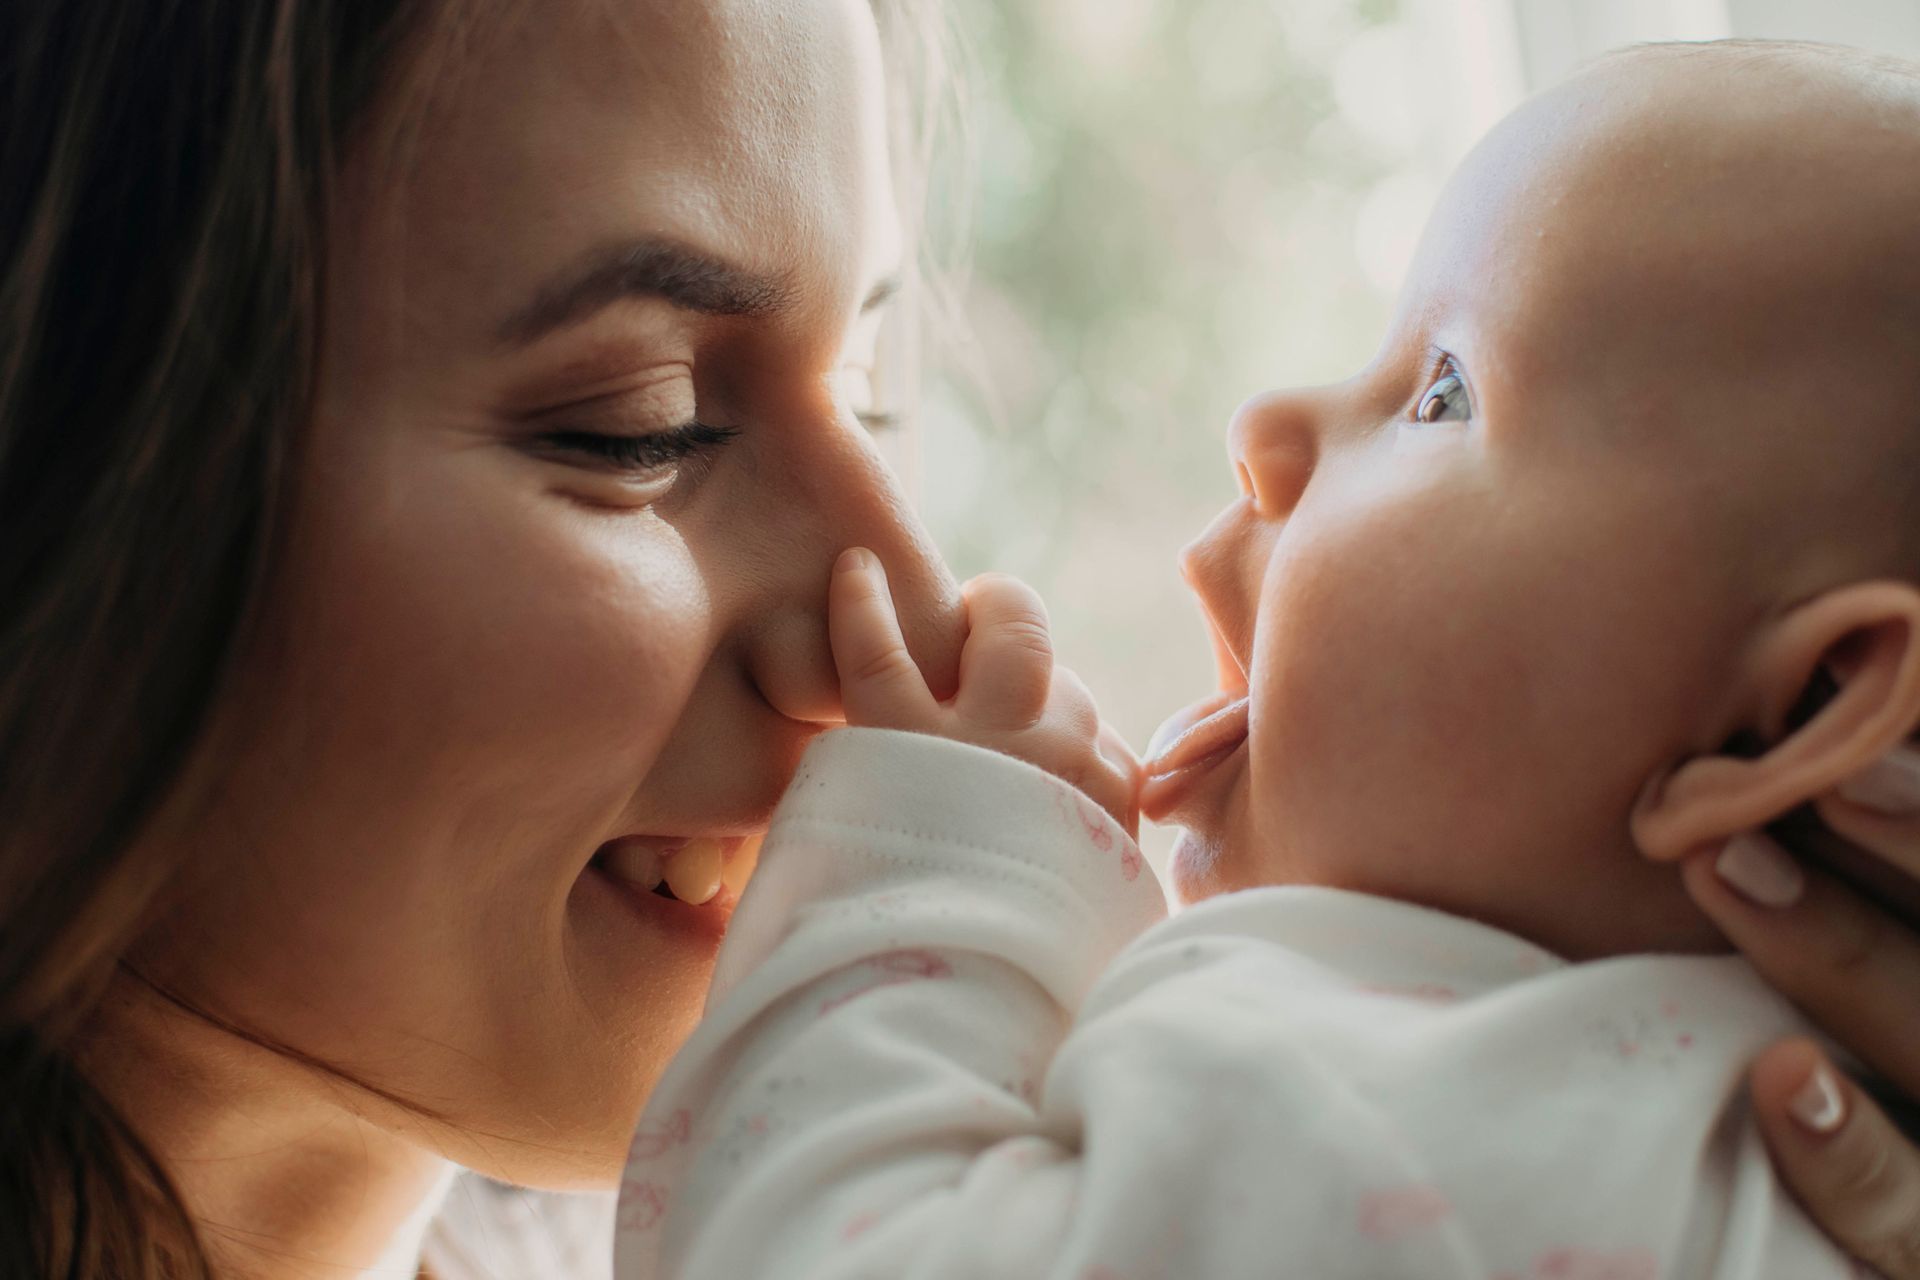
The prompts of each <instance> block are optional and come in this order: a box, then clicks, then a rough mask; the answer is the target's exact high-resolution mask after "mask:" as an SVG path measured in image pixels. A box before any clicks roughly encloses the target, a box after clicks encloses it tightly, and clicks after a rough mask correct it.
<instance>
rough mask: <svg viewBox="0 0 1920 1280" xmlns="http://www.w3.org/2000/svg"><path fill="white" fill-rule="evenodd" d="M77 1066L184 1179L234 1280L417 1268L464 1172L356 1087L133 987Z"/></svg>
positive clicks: (132, 983)
mask: <svg viewBox="0 0 1920 1280" xmlns="http://www.w3.org/2000/svg"><path fill="white" fill-rule="evenodd" d="M80 1066H81V1069H82V1071H83V1072H85V1074H86V1076H87V1078H88V1079H89V1080H90V1081H91V1082H92V1083H93V1085H94V1087H95V1088H97V1089H99V1090H100V1091H101V1092H102V1093H103V1094H104V1095H105V1096H106V1098H107V1099H108V1101H110V1102H111V1103H112V1104H113V1105H114V1106H115V1107H116V1108H117V1109H118V1110H119V1112H120V1114H121V1116H122V1117H123V1118H124V1119H125V1120H126V1121H127V1122H128V1123H129V1124H130V1125H131V1126H132V1127H133V1129H134V1131H135V1132H137V1133H138V1134H139V1135H140V1137H141V1139H142V1140H143V1141H144V1142H145V1143H146V1144H147V1146H148V1148H149V1149H150V1150H151V1151H152V1152H153V1154H154V1155H155V1156H156V1157H157V1158H158V1159H159V1160H160V1162H161V1163H162V1164H163V1165H164V1166H165V1167H166V1169H167V1171H168V1173H169V1174H171V1175H172V1177H173V1180H174V1185H175V1186H176V1187H177V1188H178V1190H179V1192H180V1195H181V1197H182V1199H183V1200H184V1201H185V1202H186V1206H187V1209H188V1211H189V1212H190V1213H191V1214H192V1216H193V1218H194V1221H195V1222H196V1223H197V1224H198V1226H199V1229H200V1234H201V1240H202V1242H203V1243H204V1245H205V1246H206V1248H207V1251H208V1253H209V1255H210V1256H211V1257H212V1260H213V1262H214V1265H215V1269H216V1270H217V1271H218V1272H220V1273H221V1274H223V1275H225V1274H231V1275H235V1276H246V1277H249V1280H296V1278H298V1280H306V1278H308V1277H326V1278H327V1280H348V1278H349V1277H356V1276H367V1277H373V1276H381V1277H395V1276H398V1277H411V1276H413V1275H414V1274H415V1273H416V1271H417V1269H418V1266H419V1255H420V1243H421V1239H422V1237H423V1236H424V1234H425V1231H426V1227H427V1223H428V1221H429V1220H430V1219H431V1218H432V1216H433V1213H434V1211H435V1210H436V1208H437V1207H438V1205H439V1201H440V1198H441V1196H442V1195H443V1194H444V1192H445V1189H446V1187H447V1185H448V1183H449V1182H450V1181H451V1179H452V1176H453V1173H454V1172H455V1170H454V1167H453V1166H452V1165H451V1164H450V1163H448V1162H447V1161H446V1160H445V1159H443V1158H441V1157H439V1156H437V1155H435V1154H434V1153H433V1152H432V1151H431V1150H429V1149H427V1148H426V1147H425V1146H423V1145H421V1143H420V1142H419V1141H418V1140H409V1139H407V1138H403V1137H401V1136H399V1135H397V1134H396V1133H394V1132H393V1130H392V1128H391V1127H382V1126H380V1125H376V1124H375V1123H373V1122H372V1121H370V1120H368V1119H367V1118H366V1116H365V1114H364V1112H365V1108H361V1107H359V1105H358V1104H359V1101H360V1099H359V1098H358V1097H357V1093H358V1091H357V1090H356V1089H354V1087H353V1086H352V1085H350V1084H348V1083H346V1082H345V1081H339V1080H333V1079H330V1078H328V1077H327V1076H325V1075H324V1073H321V1072H319V1071H317V1070H316V1069H315V1068H313V1067H310V1066H307V1065H305V1064H302V1063H299V1062H297V1061H293V1060H290V1059H288V1058H286V1057H284V1056H282V1055H280V1054H276V1053H274V1052H273V1051H272V1050H270V1049H267V1048H265V1047H263V1046H261V1045H258V1044H254V1043H252V1042H251V1041H248V1040H246V1039H244V1038H242V1037H239V1036H236V1035H234V1034H232V1033H231V1032H229V1031H226V1030H224V1029H222V1028H220V1027H219V1026H217V1025H216V1024H214V1023H212V1022H209V1021H207V1020H205V1019H202V1018H199V1017H196V1016H195V1015H194V1014H192V1013H190V1012H188V1011H186V1010H184V1009H182V1008H180V1007H178V1006H177V1005H175V1004H173V1003H171V1002H170V1001H168V1000H167V999H166V998H165V997H163V996H161V995H160V994H159V993H157V992H155V991H153V990H152V989H151V988H149V987H147V986H146V985H145V984H143V983H141V982H139V981H138V980H135V979H131V978H127V977H124V976H123V977H122V978H121V979H119V980H118V981H116V983H115V987H114V990H113V992H112V993H111V994H110V995H109V997H108V999H107V1002H106V1004H105V1006H104V1007H103V1009H102V1012H101V1015H100V1017H99V1018H98V1019H97V1020H96V1022H95V1024H94V1027H93V1028H92V1030H91V1032H90V1034H89V1035H88V1036H87V1038H86V1040H85V1043H84V1044H83V1046H82V1050H81V1055H80ZM419 1136H420V1137H424V1135H419Z"/></svg>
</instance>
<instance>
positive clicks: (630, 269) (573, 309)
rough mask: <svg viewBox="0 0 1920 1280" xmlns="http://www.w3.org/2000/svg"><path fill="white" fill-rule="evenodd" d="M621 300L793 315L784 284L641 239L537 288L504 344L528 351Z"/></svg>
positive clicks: (703, 310)
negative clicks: (658, 300)
mask: <svg viewBox="0 0 1920 1280" xmlns="http://www.w3.org/2000/svg"><path fill="white" fill-rule="evenodd" d="M623 298H664V299H665V300H666V301H667V302H669V303H671V304H673V305H674V306H676V307H680V308H682V309H683V310H687V311H697V312H699V313H700V314H702V315H710V316H749V317H756V318H757V317H764V316H769V315H775V314H778V313H779V312H781V311H785V310H787V309H788V308H790V307H791V306H792V305H793V301H794V290H793V288H792V286H791V285H790V284H789V283H788V282H787V281H786V280H785V279H782V278H780V277H777V276H770V275H762V274H760V273H758V272H754V271H749V270H747V269H746V268H744V267H738V266H734V265H733V264H732V263H728V262H724V261H722V260H721V259H719V258H715V257H713V256H711V255H709V254H705V253H701V252H699V251H697V250H694V249H689V248H687V247H685V246H684V245H679V244H675V243H673V242H672V241H669V240H652V239H649V240H637V241H634V242H632V243H629V244H624V245H621V246H619V247H618V248H615V249H610V250H603V251H601V252H599V253H596V254H594V255H593V256H592V257H591V258H589V259H588V260H587V262H586V264H585V265H584V266H583V267H581V268H579V269H577V270H575V271H573V272H571V273H570V274H568V275H566V276H564V277H562V278H561V279H560V280H558V281H556V282H554V283H552V284H549V285H546V286H545V287H543V288H542V289H540V290H539V291H538V292H537V293H535V294H534V296H533V299H532V301H530V302H528V303H527V304H526V305H525V306H523V307H521V308H519V309H518V310H517V311H515V312H514V313H513V314H512V315H510V316H508V317H507V318H506V320H505V321H503V322H502V323H501V324H500V326H499V329H498V334H499V340H500V341H501V342H503V343H506V344H507V345H510V346H525V345H527V344H528V343H531V342H533V341H535V340H536V339H538V338H542V337H544V336H546V335H547V334H549V333H552V332H553V331H554V330H556V329H561V328H565V327H566V326H568V325H572V324H578V323H579V322H580V321H582V320H585V319H586V318H587V317H588V316H590V315H593V314H595V313H597V312H599V311H600V310H601V309H602V308H605V307H608V306H611V305H612V304H613V303H615V302H618V301H619V300H621V299H623Z"/></svg>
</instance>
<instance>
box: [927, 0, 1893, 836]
mask: <svg viewBox="0 0 1920 1280" xmlns="http://www.w3.org/2000/svg"><path fill="white" fill-rule="evenodd" d="M952 12H953V14H954V15H955V16H954V21H955V22H956V24H957V25H958V27H959V29H960V35H961V37H962V41H963V44H964V46H965V49H964V52H965V55H966V58H965V60H966V61H967V62H968V63H969V64H970V67H969V69H968V71H967V73H966V101H965V103H964V104H963V106H962V112H963V115H964V117H965V119H964V124H965V128H966V131H967V133H968V134H969V135H970V141H969V143H968V150H969V151H970V152H971V155H972V160H971V164H972V167H973V169H974V174H973V178H972V181H971V182H970V183H967V184H961V185H962V189H961V194H960V195H959V196H957V197H955V198H954V199H953V200H951V201H950V202H949V203H948V205H947V207H944V208H942V207H941V206H940V205H938V204H936V216H937V217H939V216H944V217H945V218H947V219H948V220H949V224H950V225H949V229H950V230H951V229H953V227H955V226H961V225H962V224H964V227H963V229H964V233H965V237H966V240H967V242H968V244H969V245H970V259H971V262H970V268H969V269H968V270H966V271H965V272H964V273H963V274H962V275H961V276H960V278H959V279H958V280H957V281H956V282H955V287H956V289H957V302H958V310H959V311H960V312H961V313H962V316H963V324H962V326H961V332H960V333H959V334H953V333H944V332H935V333H934V334H932V335H930V336H931V338H932V341H931V343H930V345H931V347H932V352H931V355H930V361H931V363H930V364H929V366H928V367H927V368H926V369H925V370H924V371H923V378H924V384H925V385H924V395H925V401H924V406H925V407H924V412H923V413H922V414H921V415H919V417H918V418H917V420H916V421H915V422H914V423H913V425H912V427H911V429H910V430H909V431H908V432H907V433H905V435H904V437H903V438H902V439H901V440H899V441H896V442H894V443H893V445H892V446H891V447H892V448H894V449H895V450H896V451H897V456H899V457H900V459H901V462H902V466H903V469H905V470H906V471H907V472H908V473H909V475H910V476H911V477H913V478H914V480H915V482H916V486H917V488H918V491H919V494H920V497H921V502H922V508H923V510H924V512H925V514H926V517H927V520H928V522H929V524H930V525H931V527H932V529H933V530H934V533H935V535H936V537H937V538H938V539H939V541H940V543H941V546H942V547H943V548H944V550H945V551H946V553H947V555H948V556H949V557H950V558H951V560H952V562H953V564H954V566H955V569H956V570H957V571H958V572H959V573H960V574H961V576H962V577H965V576H968V575H971V574H973V573H977V572H979V571H981V570H983V569H987V568H996V569H1004V570H1007V571H1009V572H1012V573H1015V574H1018V575H1020V576H1021V577H1024V578H1026V579H1027V580H1028V581H1029V582H1031V583H1033V584H1034V585H1035V586H1036V587H1038V588H1039V589H1040V590H1041V591H1042V592H1043V593H1044V594H1045V596H1046V597H1047V600H1048V603H1049V607H1050V608H1051V610H1052V615H1053V621H1054V627H1055V632H1056V642H1057V645H1058V649H1059V652H1060V655H1061V657H1062V660H1063V661H1065V662H1067V663H1068V664H1069V665H1071V666H1074V667H1075V668H1077V669H1078V670H1079V671H1080V672H1081V674H1082V675H1083V676H1085V678H1086V680H1087V682H1088V684H1089V685H1090V686H1091V687H1092V688H1093V690H1094V692H1095V693H1096V694H1097V695H1098V696H1099V698H1100V700H1101V704H1102V707H1103V709H1104V710H1105V711H1106V714H1107V716H1108V718H1109V719H1110V720H1111V721H1112V722H1113V723H1114V724H1116V725H1117V726H1118V727H1119V728H1120V729H1121V731H1122V732H1124V733H1125V734H1126V735H1127V736H1128V737H1129V738H1130V739H1131V740H1132V742H1133V743H1134V744H1135V746H1136V748H1138V747H1142V746H1144V744H1145V742H1146V740H1147V737H1148V735H1149V734H1150V733H1151V732H1152V731H1153V729H1154V727H1155V726H1156V725H1157V724H1158V723H1159V721H1160V720H1161V719H1162V718H1164V717H1165V716H1166V715H1167V714H1168V713H1169V712H1170V711H1172V710H1173V709H1175V708H1176V707H1178V706H1181V705H1183V704H1185V703H1186V702H1189V701H1191V700H1192V699H1193V698H1195V697H1197V696H1199V695H1200V694H1203V693H1205V692H1207V691H1208V690H1210V689H1211V688H1212V674H1211V663H1210V660H1209V658H1208V650H1207V646H1206V643H1205V639H1204V634H1203V632H1202V630H1201V627H1200V623H1199V620H1198V614H1197V613H1196V611H1195V609H1194V607H1193V605H1192V604H1191V602H1190V600H1189V599H1188V596H1187V593H1186V592H1185V590H1184V589H1183V588H1182V586H1181V584H1180V581H1179V577H1178V574H1177V572H1176V569H1175V563H1174V562H1175V555H1176V553H1177V551H1178V549H1179V548H1180V547H1181V546H1182V545H1183V544H1184V543H1185V542H1186V541H1187V540H1188V539H1189V538H1191V537H1192V536H1194V535H1195V534H1196V533H1197V532H1198V531H1199V530H1200V529H1201V528H1202V527H1203V526H1204V525H1205V524H1206V523H1207V521H1208V520H1209V519H1210V518H1211V517H1212V515H1213V514H1214V513H1215V512H1216V511H1217V510H1218V509H1219V508H1220V506H1221V505H1222V504H1224V503H1225V502H1226V501H1227V500H1229V499H1230V498H1231V496H1232V494H1233V485H1232V482H1231V479H1230V476H1229V472H1228V470H1227V466H1226V463H1225V461H1224V457H1225V455H1224V448H1223V440H1224V432H1225V427H1226V422H1227V418H1228V416H1229V415H1230V414H1231V412H1232V411H1233V409H1234V407H1235V406H1236V405H1237V404H1239V403H1240V401H1242V400H1244V399H1245V398H1246V397H1248V396H1249V395H1251V394H1252V393H1254V392H1256V391H1258V390H1261V389H1264V388H1268V387H1274V386H1283V385H1297V384H1309V383H1315V382H1323V381H1328V380H1332V379H1337V378H1341V377H1345V376H1347V375H1348V374H1350V373H1352V372H1354V371H1355V370H1357V369H1358V368H1359V367H1360V366H1361V365H1362V364H1364V363H1365V361H1366V359H1367V358H1368V357H1369V356H1370V354H1371V353H1372V351H1373V348H1374V346H1375V344H1376V343H1377V341H1378V339H1379V337H1380V335H1381V333H1382V331H1383V329H1384V326H1385V320H1386V315H1387V310H1388V307H1389V304H1390V302H1391V299H1392V296H1393V293H1394V290H1395V288H1396V287H1397V285H1398V283H1399V279H1400V275H1401V273H1402V271H1403V270H1404V269H1405V267H1406V265H1407V261H1408V258H1409V257H1410V255H1411V252H1412V249H1413V247H1414V242H1415V240H1416V238H1417V236H1418V233H1419V230H1420V227H1421V224H1422V222H1423V221H1424V219H1425V217H1426V213H1427V211H1428V208H1429V206H1430V205H1431V203H1432V201H1433V199H1434V197H1435V195H1436V194H1437V191H1438V188H1439V184H1440V183H1441V181H1442V180H1443V179H1444V178H1445V176H1446V174H1447V173H1448V172H1449V171H1450V170H1451V168H1452V167H1453V165H1454V164H1455V162H1456V161H1457V160H1458V159H1459V158H1460V156H1461V155H1462V154H1463V153H1464V152H1465V150H1466V149H1467V148H1468V147H1469V146H1470V145H1471V144H1472V142H1473V141H1474V139H1476V138H1477V137H1478V136H1479V135H1480V134H1481V133H1482V132H1483V131H1484V130H1485V129H1486V128H1487V127H1488V126H1489V125H1490V124H1492V123H1493V122H1494V121H1495V120H1497V119H1498V118H1499V117H1500V116H1501V115H1503V114H1505V112H1506V111H1507V110H1509V109H1510V108H1511V107H1512V106H1513V105H1514V104H1515V103H1516V102H1518V101H1519V99H1520V98H1521V97H1522V96H1523V95H1524V94H1525V93H1527V92H1528V91H1530V90H1531V89H1534V88H1537V87H1540V86H1542V85H1545V84H1550V83H1552V82H1554V81H1556V80H1558V79H1560V78H1561V77H1562V76H1564V75H1565V74H1566V73H1567V72H1568V71H1570V70H1572V69H1573V68H1575V67H1577V66H1578V65H1579V64H1581V63H1582V62H1584V61H1586V60H1587V59H1588V58H1591V57H1592V56H1594V55H1596V54H1598V53H1601V52H1603V51H1605V50H1607V49H1610V48H1613V47H1615V46H1617V45H1621V44H1626V43H1630V42H1633V41H1639V40H1662V39H1712V38H1716V37H1721V36H1728V35H1738V36H1760V37H1786V38H1799V39H1818V40H1835V41H1840V42H1842V43H1848V44H1856V45H1861V46H1865V47H1870V48H1874V49H1878V50H1881V51H1883V52H1890V53H1899V54H1904V55H1906V56H1909V57H1917V58H1920V0H964V3H960V4H956V5H955V6H953V8H952ZM956 219H957V220H958V221H957V222H955V221H954V220H956ZM1168 838H1169V837H1168V835H1167V833H1164V832H1149V833H1146V838H1145V839H1144V841H1143V843H1145V844H1146V846H1147V851H1148V854H1149V855H1150V856H1151V857H1152V858H1154V860H1155V861H1156V863H1159V862H1160V860H1161V859H1162V858H1163V857H1164V852H1165V848H1166V844H1167V842H1168Z"/></svg>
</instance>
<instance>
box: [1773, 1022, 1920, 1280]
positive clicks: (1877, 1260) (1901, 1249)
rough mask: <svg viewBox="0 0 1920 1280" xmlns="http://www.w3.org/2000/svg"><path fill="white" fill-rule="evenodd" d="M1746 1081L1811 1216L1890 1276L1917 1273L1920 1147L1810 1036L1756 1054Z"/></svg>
mask: <svg viewBox="0 0 1920 1280" xmlns="http://www.w3.org/2000/svg"><path fill="white" fill-rule="evenodd" d="M1752 1082H1753V1107H1754V1113H1755V1115H1756V1116H1757V1117H1758V1118H1759V1121H1760V1129H1761V1132H1762V1133H1763V1134H1764V1135H1765V1136H1766V1139H1767V1146H1768V1147H1769V1149H1771V1150H1772V1152H1773V1159H1774V1163H1775V1165H1776V1166H1777V1167H1778V1169H1779V1171H1780V1176H1781V1178H1782V1179H1783V1180H1784V1181H1785V1182H1786V1184H1787V1186H1788V1187H1790V1188H1791V1189H1792V1190H1793V1193H1794V1194H1795V1195H1796V1196H1798V1197H1799V1198H1800V1201H1801V1203H1802V1204H1804V1205H1805V1206H1806V1208H1807V1210H1808V1211H1809V1212H1810V1213H1811V1214H1812V1215H1813V1217H1814V1219H1815V1220H1816V1221H1817V1222H1819V1223H1820V1225H1821V1226H1822V1227H1823V1228H1825V1229H1826V1231H1827V1232H1828V1233H1829V1234H1831V1235H1832V1236H1833V1238H1834V1240H1835V1241H1836V1242H1838V1243H1839V1245H1840V1246H1841V1247H1842V1248H1844V1249H1845V1250H1846V1251H1847V1252H1848V1253H1850V1254H1852V1255H1853V1256H1854V1257H1855V1258H1857V1259H1859V1260H1860V1261H1862V1262H1865V1263H1867V1264H1868V1265H1870V1266H1873V1267H1875V1268H1877V1269H1878V1270H1879V1271H1880V1272H1881V1274H1883V1275H1885V1276H1886V1277H1888V1280H1920V1153H1917V1152H1915V1150H1914V1148H1913V1145H1912V1144H1911V1143H1910V1142H1908V1141H1907V1139H1906V1138H1905V1137H1904V1136H1903V1135H1902V1134H1901V1133H1900V1131H1899V1130H1898V1129H1896V1128H1894V1126H1893V1124H1892V1123H1891V1122H1890V1121H1889V1120H1888V1119H1887V1117H1886V1115H1885V1114H1884V1113H1883V1112H1882V1111H1881V1110H1880V1108H1879V1107H1877V1106H1875V1105H1874V1103H1873V1101H1872V1099H1870V1098H1868V1097H1867V1096H1866V1095H1865V1094H1864V1093H1862V1092H1861V1091H1860V1089H1859V1088H1858V1087H1857V1086H1855V1085H1854V1084H1853V1082H1852V1081H1850V1080H1848V1079H1847V1078H1846V1077H1845V1076H1844V1075H1843V1074H1841V1073H1840V1072H1839V1071H1837V1070H1835V1069H1834V1067H1833V1064H1832V1063H1830V1062H1828V1061H1827V1059H1826V1057H1825V1055H1823V1054H1822V1053H1821V1052H1820V1050H1819V1049H1818V1048H1817V1047H1816V1046H1815V1045H1814V1044H1813V1042H1812V1041H1810V1040H1800V1039H1795V1040H1788V1041H1784V1042H1782V1043H1780V1044H1776V1045H1774V1046H1773V1047H1772V1048H1770V1049H1768V1050H1767V1051H1766V1052H1764V1053H1762V1054H1761V1055H1760V1057H1759V1059H1758V1060H1756V1061H1755V1063H1754V1067H1753V1075H1752Z"/></svg>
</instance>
